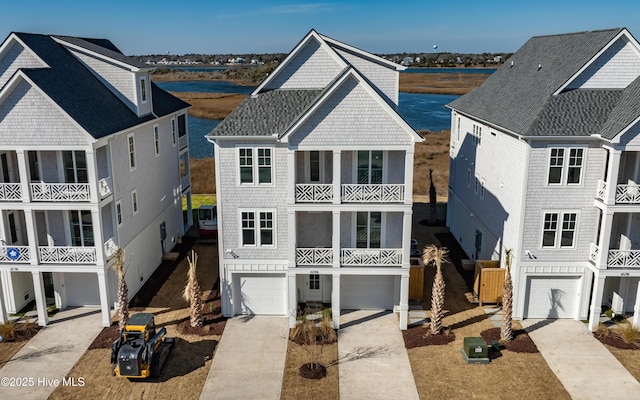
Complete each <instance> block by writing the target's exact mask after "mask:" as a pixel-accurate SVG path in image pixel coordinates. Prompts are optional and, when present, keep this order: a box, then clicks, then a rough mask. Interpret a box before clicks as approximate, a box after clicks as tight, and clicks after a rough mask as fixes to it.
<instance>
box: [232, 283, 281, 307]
mask: <svg viewBox="0 0 640 400" xmlns="http://www.w3.org/2000/svg"><path fill="white" fill-rule="evenodd" d="M234 286H235V287H234V291H233V292H234V293H233V298H234V302H235V313H236V314H255V315H284V314H286V309H287V303H286V299H287V280H286V278H285V276H284V274H251V275H249V274H247V275H234Z"/></svg>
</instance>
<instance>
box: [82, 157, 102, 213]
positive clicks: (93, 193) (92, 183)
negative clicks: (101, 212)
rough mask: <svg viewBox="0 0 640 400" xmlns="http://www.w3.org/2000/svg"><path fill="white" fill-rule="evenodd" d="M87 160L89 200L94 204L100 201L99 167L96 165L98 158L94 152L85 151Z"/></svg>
mask: <svg viewBox="0 0 640 400" xmlns="http://www.w3.org/2000/svg"><path fill="white" fill-rule="evenodd" d="M85 156H86V158H87V180H88V181H89V199H90V201H91V202H92V203H97V202H99V201H100V194H99V190H98V166H97V165H96V157H95V153H94V152H93V151H85Z"/></svg>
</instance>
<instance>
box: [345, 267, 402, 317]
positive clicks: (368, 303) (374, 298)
mask: <svg viewBox="0 0 640 400" xmlns="http://www.w3.org/2000/svg"><path fill="white" fill-rule="evenodd" d="M393 283H394V279H393V276H345V275H343V276H342V277H340V308H342V309H343V310H367V309H381V310H392V309H393Z"/></svg>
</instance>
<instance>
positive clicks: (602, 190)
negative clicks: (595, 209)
mask: <svg viewBox="0 0 640 400" xmlns="http://www.w3.org/2000/svg"><path fill="white" fill-rule="evenodd" d="M596 197H597V198H598V199H600V200H602V201H606V200H607V182H605V181H603V180H602V179H598V193H596Z"/></svg>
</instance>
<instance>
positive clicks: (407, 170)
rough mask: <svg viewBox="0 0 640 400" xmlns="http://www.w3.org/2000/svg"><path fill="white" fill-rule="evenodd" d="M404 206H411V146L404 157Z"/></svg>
mask: <svg viewBox="0 0 640 400" xmlns="http://www.w3.org/2000/svg"><path fill="white" fill-rule="evenodd" d="M404 204H413V145H412V147H411V150H407V152H406V153H405V156H404Z"/></svg>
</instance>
